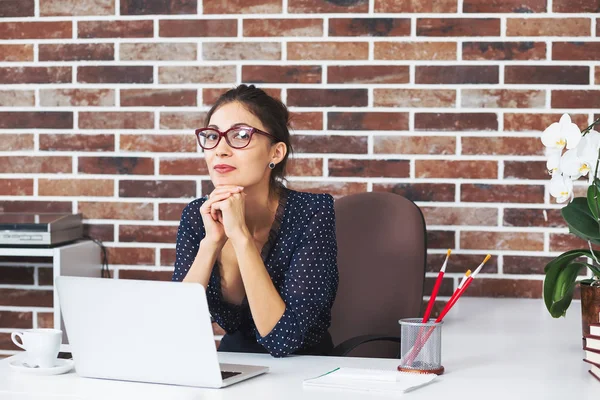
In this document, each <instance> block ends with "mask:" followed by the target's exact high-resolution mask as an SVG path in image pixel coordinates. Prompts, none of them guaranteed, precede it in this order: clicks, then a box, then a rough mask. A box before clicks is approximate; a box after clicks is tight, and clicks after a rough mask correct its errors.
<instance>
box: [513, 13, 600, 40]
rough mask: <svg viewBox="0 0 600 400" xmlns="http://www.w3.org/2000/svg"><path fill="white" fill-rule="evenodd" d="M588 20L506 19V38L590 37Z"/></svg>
mask: <svg viewBox="0 0 600 400" xmlns="http://www.w3.org/2000/svg"><path fill="white" fill-rule="evenodd" d="M590 34H591V21H590V19H589V18H573V17H568V18H508V19H507V20H506V36H590Z"/></svg>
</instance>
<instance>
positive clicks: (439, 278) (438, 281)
mask: <svg viewBox="0 0 600 400" xmlns="http://www.w3.org/2000/svg"><path fill="white" fill-rule="evenodd" d="M450 253H452V250H450V249H448V252H447V253H446V259H445V260H444V264H443V265H442V268H441V269H440V272H439V273H438V276H437V279H436V280H435V285H434V286H433V290H432V291H431V297H429V303H427V309H426V310H425V314H424V315H423V321H421V322H427V321H428V320H429V315H430V314H431V310H432V309H433V305H434V304H435V298H436V296H437V294H438V291H439V290H440V286H441V285H442V279H443V278H444V272H446V265H447V264H448V258H450Z"/></svg>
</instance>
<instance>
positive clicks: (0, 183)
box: [0, 179, 33, 196]
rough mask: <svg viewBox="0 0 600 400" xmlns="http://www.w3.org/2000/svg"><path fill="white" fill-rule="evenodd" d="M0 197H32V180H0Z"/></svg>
mask: <svg viewBox="0 0 600 400" xmlns="http://www.w3.org/2000/svg"><path fill="white" fill-rule="evenodd" d="M0 195H2V196H32V195H33V179H0Z"/></svg>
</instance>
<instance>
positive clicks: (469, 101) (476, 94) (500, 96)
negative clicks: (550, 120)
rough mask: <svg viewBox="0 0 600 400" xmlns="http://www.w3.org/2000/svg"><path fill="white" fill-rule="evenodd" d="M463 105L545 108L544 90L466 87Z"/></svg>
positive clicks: (475, 106)
mask: <svg viewBox="0 0 600 400" xmlns="http://www.w3.org/2000/svg"><path fill="white" fill-rule="evenodd" d="M461 97H462V103H461V106H462V107H473V108H544V107H545V105H546V92H545V91H544V90H518V89H516V90H513V89H464V90H463V91H462V96H461Z"/></svg>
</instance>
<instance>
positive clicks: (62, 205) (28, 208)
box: [0, 200, 73, 213]
mask: <svg viewBox="0 0 600 400" xmlns="http://www.w3.org/2000/svg"><path fill="white" fill-rule="evenodd" d="M72 209H73V204H72V203H71V202H70V201H47V200H44V201H0V212H7V213H36V212H37V213H71V211H72Z"/></svg>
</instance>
